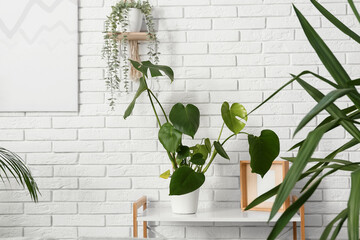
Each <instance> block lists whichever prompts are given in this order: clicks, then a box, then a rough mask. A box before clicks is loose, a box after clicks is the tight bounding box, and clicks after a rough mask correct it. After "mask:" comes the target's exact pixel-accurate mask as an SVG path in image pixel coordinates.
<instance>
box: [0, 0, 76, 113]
mask: <svg viewBox="0 0 360 240" xmlns="http://www.w3.org/2000/svg"><path fill="white" fill-rule="evenodd" d="M77 12H78V7H77V0H11V1H0V111H77V109H78V81H77V79H78V40H77V39H78V30H77V24H78V13H77Z"/></svg>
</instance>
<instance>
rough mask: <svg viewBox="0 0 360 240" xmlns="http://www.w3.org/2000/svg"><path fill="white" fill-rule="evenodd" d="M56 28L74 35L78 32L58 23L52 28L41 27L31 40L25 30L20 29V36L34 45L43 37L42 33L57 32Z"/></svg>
mask: <svg viewBox="0 0 360 240" xmlns="http://www.w3.org/2000/svg"><path fill="white" fill-rule="evenodd" d="M56 28H62V29H64V30H65V31H66V32H68V33H69V34H74V33H76V31H72V30H70V29H69V28H68V27H67V26H66V25H65V24H64V23H63V22H60V21H59V22H57V23H56V24H54V25H53V26H51V27H48V26H42V27H40V29H39V30H38V31H37V32H36V33H35V35H34V36H33V37H32V38H30V37H29V36H28V35H27V34H26V33H25V32H24V30H22V29H20V30H19V31H20V34H21V35H22V36H23V37H24V39H25V40H26V41H27V42H28V43H29V44H33V43H34V42H35V41H36V39H37V38H38V37H39V36H40V35H41V33H43V32H45V31H47V32H51V31H53V30H55V29H56Z"/></svg>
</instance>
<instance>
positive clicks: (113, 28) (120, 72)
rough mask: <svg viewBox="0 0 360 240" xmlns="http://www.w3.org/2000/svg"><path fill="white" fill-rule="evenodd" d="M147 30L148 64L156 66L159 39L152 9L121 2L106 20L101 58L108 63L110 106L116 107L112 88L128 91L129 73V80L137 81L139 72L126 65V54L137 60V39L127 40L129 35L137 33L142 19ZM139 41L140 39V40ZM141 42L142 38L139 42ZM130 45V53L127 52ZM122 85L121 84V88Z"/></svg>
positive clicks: (138, 2)
mask: <svg viewBox="0 0 360 240" xmlns="http://www.w3.org/2000/svg"><path fill="white" fill-rule="evenodd" d="M143 18H144V19H145V24H146V27H147V40H148V41H149V42H148V53H147V54H148V57H149V61H153V62H154V63H158V61H159V56H158V55H159V52H158V43H159V41H158V39H157V36H156V33H155V26H154V21H153V17H152V6H151V5H150V3H149V2H148V1H147V0H146V1H140V0H138V1H126V0H121V1H119V2H118V3H116V4H115V5H114V6H112V11H111V13H110V15H109V16H108V17H107V19H106V21H105V35H104V46H103V50H102V56H103V59H105V61H106V63H107V72H106V84H107V86H108V88H109V89H111V92H110V94H111V96H110V99H109V100H110V104H111V105H112V106H113V105H114V104H115V100H116V97H115V91H114V89H115V90H116V89H121V88H124V89H125V91H126V92H127V91H128V89H129V73H130V77H131V78H132V79H135V80H136V79H138V78H139V77H140V76H141V75H139V72H138V71H135V69H133V68H131V69H130V66H129V52H130V55H131V58H132V59H136V60H139V54H138V47H137V45H138V42H137V39H135V40H131V39H128V36H130V34H134V33H139V32H140V29H141V25H142V20H143ZM139 40H140V39H139ZM142 40H143V39H142ZM129 46H130V50H129ZM121 84H123V85H121Z"/></svg>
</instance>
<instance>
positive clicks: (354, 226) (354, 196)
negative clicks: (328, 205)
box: [348, 168, 360, 240]
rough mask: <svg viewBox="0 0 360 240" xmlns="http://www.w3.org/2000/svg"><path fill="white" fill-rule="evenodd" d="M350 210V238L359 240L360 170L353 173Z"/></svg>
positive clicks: (349, 202) (350, 239)
mask: <svg viewBox="0 0 360 240" xmlns="http://www.w3.org/2000/svg"><path fill="white" fill-rule="evenodd" d="M348 209H349V218H348V237H349V240H358V239H359V210H360V168H358V170H356V171H354V172H353V173H351V191H350V197H349V201H348Z"/></svg>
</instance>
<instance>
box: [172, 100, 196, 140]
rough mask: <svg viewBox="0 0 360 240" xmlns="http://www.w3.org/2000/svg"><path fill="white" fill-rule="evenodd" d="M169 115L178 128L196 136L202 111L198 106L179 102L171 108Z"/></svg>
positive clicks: (191, 135)
mask: <svg viewBox="0 0 360 240" xmlns="http://www.w3.org/2000/svg"><path fill="white" fill-rule="evenodd" d="M169 117H170V121H171V122H172V124H174V127H175V128H176V129H177V130H179V131H180V132H182V133H184V134H186V135H189V136H190V137H192V138H194V136H195V133H196V132H197V130H198V128H199V124H200V111H199V109H198V108H197V107H196V106H194V105H192V104H188V105H186V107H185V106H184V105H183V104H181V103H177V104H175V105H174V106H173V107H172V108H171V111H170V115H169Z"/></svg>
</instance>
